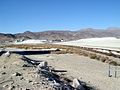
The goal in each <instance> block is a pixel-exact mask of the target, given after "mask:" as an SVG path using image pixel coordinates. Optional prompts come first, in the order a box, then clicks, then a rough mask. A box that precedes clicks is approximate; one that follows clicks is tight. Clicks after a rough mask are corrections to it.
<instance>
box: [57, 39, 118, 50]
mask: <svg viewBox="0 0 120 90" xmlns="http://www.w3.org/2000/svg"><path fill="white" fill-rule="evenodd" d="M56 44H61V45H72V46H82V47H92V48H104V49H111V50H120V39H117V38H115V37H103V38H88V39H80V40H75V41H68V42H60V43H56Z"/></svg>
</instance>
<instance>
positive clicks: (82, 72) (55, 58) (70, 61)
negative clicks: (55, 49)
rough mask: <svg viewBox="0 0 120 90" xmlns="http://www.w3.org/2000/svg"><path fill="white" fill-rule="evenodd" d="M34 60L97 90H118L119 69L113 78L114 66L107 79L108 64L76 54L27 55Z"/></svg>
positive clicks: (119, 89)
mask: <svg viewBox="0 0 120 90" xmlns="http://www.w3.org/2000/svg"><path fill="white" fill-rule="evenodd" d="M27 57H29V58H32V59H36V60H45V61H47V62H48V64H49V65H50V66H53V67H55V68H56V69H65V70H67V71H68V72H67V75H68V77H74V78H78V79H80V80H82V81H85V82H86V83H88V84H90V85H91V86H94V87H96V88H97V89H98V90H120V67H118V68H117V78H115V77H114V69H115V68H114V66H112V67H111V68H112V69H111V72H112V73H111V74H112V77H108V66H109V65H108V64H107V63H102V62H100V61H97V60H93V59H90V58H88V57H84V56H79V55H76V54H46V55H28V56H27Z"/></svg>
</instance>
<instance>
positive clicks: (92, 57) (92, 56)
mask: <svg viewBox="0 0 120 90" xmlns="http://www.w3.org/2000/svg"><path fill="white" fill-rule="evenodd" d="M89 57H90V58H91V59H96V57H97V55H96V54H89Z"/></svg>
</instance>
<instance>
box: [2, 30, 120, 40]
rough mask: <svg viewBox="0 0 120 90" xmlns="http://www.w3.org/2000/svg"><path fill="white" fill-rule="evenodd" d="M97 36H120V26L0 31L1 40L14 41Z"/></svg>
mask: <svg viewBox="0 0 120 90" xmlns="http://www.w3.org/2000/svg"><path fill="white" fill-rule="evenodd" d="M95 37H117V38H120V28H107V29H105V30H102V29H92V28H87V29H81V30H78V31H62V30H61V31H54V30H51V31H44V32H30V31H26V32H24V33H17V34H4V33H0V42H4V41H14V40H16V39H39V40H64V41H69V40H77V39H83V38H95Z"/></svg>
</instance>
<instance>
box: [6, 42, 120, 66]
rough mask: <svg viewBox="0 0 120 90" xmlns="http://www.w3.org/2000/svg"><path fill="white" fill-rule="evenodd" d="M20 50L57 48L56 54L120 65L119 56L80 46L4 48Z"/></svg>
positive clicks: (43, 45)
mask: <svg viewBox="0 0 120 90" xmlns="http://www.w3.org/2000/svg"><path fill="white" fill-rule="evenodd" d="M7 47H10V48H20V49H26V50H28V49H38V50H39V49H51V48H56V51H51V52H52V53H55V54H66V53H71V54H73V53H74V54H78V55H83V56H86V57H90V58H91V59H96V60H99V61H101V62H105V63H110V64H112V65H120V61H119V58H120V56H119V55H113V54H109V53H104V52H98V51H95V50H93V49H91V48H86V47H78V46H67V45H56V44H39V45H8V46H4V48H7Z"/></svg>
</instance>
